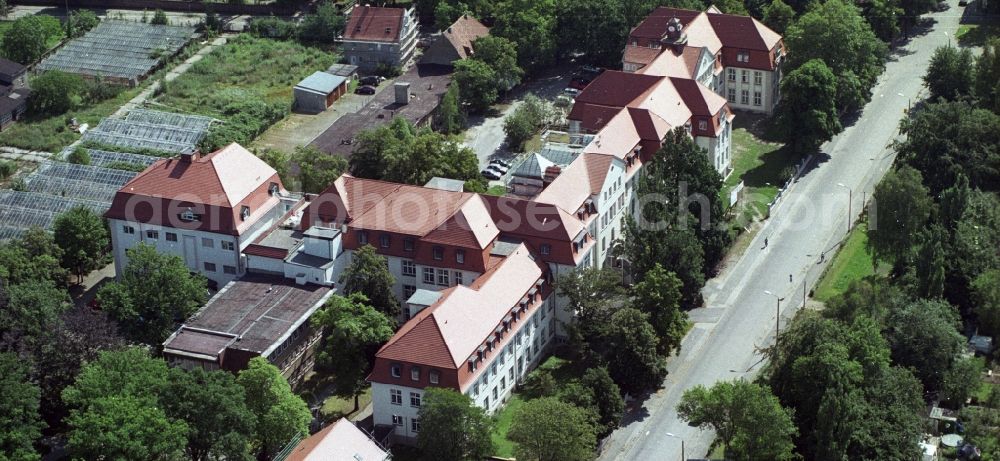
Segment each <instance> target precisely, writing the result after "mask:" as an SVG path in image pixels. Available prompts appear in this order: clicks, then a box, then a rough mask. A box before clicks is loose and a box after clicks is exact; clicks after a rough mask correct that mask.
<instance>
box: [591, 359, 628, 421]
mask: <svg viewBox="0 0 1000 461" xmlns="http://www.w3.org/2000/svg"><path fill="white" fill-rule="evenodd" d="M580 384H581V386H583V388H584V389H586V390H587V391H589V393H590V395H591V396H592V398H593V401H594V405H595V406H596V410H597V416H598V421H597V422H598V424H600V430H599V431H598V432H599V433H598V435H599V436H602V437H603V436H606V435H608V434H610V433H611V431H613V430H615V429H616V428H617V427H618V425H619V424H621V422H622V415H623V414H624V413H625V400H624V399H623V398H622V393H621V388H619V387H618V385H617V384H615V381H614V380H613V379H611V375H610V374H609V373H608V369H607V367H590V368H587V371H586V372H584V373H583V377H582V378H580Z"/></svg>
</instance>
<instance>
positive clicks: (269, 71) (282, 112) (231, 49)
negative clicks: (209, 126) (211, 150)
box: [156, 34, 337, 144]
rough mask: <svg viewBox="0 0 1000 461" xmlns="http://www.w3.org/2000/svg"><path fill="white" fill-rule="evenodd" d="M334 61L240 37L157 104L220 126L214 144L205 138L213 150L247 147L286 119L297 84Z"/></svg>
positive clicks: (323, 54)
mask: <svg viewBox="0 0 1000 461" xmlns="http://www.w3.org/2000/svg"><path fill="white" fill-rule="evenodd" d="M336 61H337V56H336V55H335V54H334V53H331V52H329V51H327V50H323V49H320V48H314V47H307V46H303V45H301V44H298V43H296V42H291V41H279V40H269V39H264V38H256V37H252V36H250V35H246V34H244V35H240V36H237V37H235V38H233V39H231V40H229V42H228V43H226V44H225V45H223V46H221V47H219V48H217V49H215V50H213V51H212V52H211V53H209V54H208V55H207V56H205V57H204V59H202V60H201V61H198V62H197V63H195V64H194V65H193V66H191V68H190V69H189V70H188V71H187V72H185V73H184V74H183V75H181V76H180V77H178V78H177V79H176V80H174V81H172V82H170V84H169V85H167V88H166V89H165V90H164V91H163V93H162V94H161V95H160V96H158V97H157V99H156V102H157V103H160V104H162V105H163V106H162V107H163V108H164V109H165V110H174V111H179V112H193V113H198V114H203V115H208V116H210V117H216V118H218V119H221V120H224V121H225V122H226V123H224V124H223V125H222V126H217V127H215V128H213V129H214V130H217V131H219V133H218V134H217V135H216V138H218V139H215V138H213V134H212V132H210V133H209V138H211V139H210V140H211V141H215V143H216V144H224V143H228V142H232V141H235V142H239V143H243V144H249V142H250V141H252V140H253V139H254V138H256V137H257V136H259V135H260V134H261V133H263V132H264V130H266V129H267V127H269V126H271V125H272V124H274V123H275V122H277V121H279V120H281V119H282V118H284V117H286V116H287V115H288V114H289V112H290V109H291V106H292V88H293V87H294V86H295V85H296V84H297V83H298V82H299V81H300V80H302V79H303V78H305V77H306V76H308V75H310V74H312V73H313V72H316V71H319V70H325V69H326V68H328V67H329V66H330V65H331V64H333V63H334V62H336ZM223 138H224V139H223Z"/></svg>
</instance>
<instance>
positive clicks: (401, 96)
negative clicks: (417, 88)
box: [393, 82, 410, 105]
mask: <svg viewBox="0 0 1000 461" xmlns="http://www.w3.org/2000/svg"><path fill="white" fill-rule="evenodd" d="M393 90H394V91H395V94H396V104H400V105H403V104H409V103H410V84H409V83H407V82H396V84H395V85H393Z"/></svg>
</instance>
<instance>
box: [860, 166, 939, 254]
mask: <svg viewBox="0 0 1000 461" xmlns="http://www.w3.org/2000/svg"><path fill="white" fill-rule="evenodd" d="M922 179H923V178H922V177H921V175H920V172H919V171H917V170H915V169H913V168H911V167H908V166H903V167H900V168H898V169H896V170H893V171H890V172H889V174H887V175H886V176H885V178H883V179H882V182H880V183H879V184H878V186H876V187H875V192H874V193H873V194H872V199H873V202H874V203H875V207H877V208H875V213H874V216H873V219H872V221H873V222H872V225H871V226H870V228H869V229H868V248H869V249H870V250H871V252H872V255H873V256H874V258H875V260H882V261H887V262H890V263H892V264H894V265H899V264H904V263H906V262H908V261H910V259H911V256H912V251H911V247H912V244H913V236H914V235H917V234H918V233H919V232H920V230H921V229H923V227H924V226H925V225H926V224H927V220H928V219H929V218H930V215H931V208H932V207H933V205H934V204H933V202H932V201H931V198H930V194H929V193H928V191H927V188H926V187H924V185H923V184H922V182H921V181H922Z"/></svg>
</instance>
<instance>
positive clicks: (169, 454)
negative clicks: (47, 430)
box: [68, 395, 188, 461]
mask: <svg viewBox="0 0 1000 461" xmlns="http://www.w3.org/2000/svg"><path fill="white" fill-rule="evenodd" d="M69 425H70V427H71V428H72V429H71V430H70V433H69V440H68V445H69V449H70V452H71V453H72V454H73V455H75V456H79V457H81V458H82V459H147V460H151V461H158V460H162V461H167V460H173V459H177V457H178V456H179V455H180V453H181V450H182V449H183V448H184V436H185V434H186V432H187V430H188V427H187V424H185V423H184V422H183V421H177V420H171V419H169V418H167V416H166V415H165V414H164V412H163V409H162V408H159V407H157V405H156V403H155V402H154V401H150V400H144V399H141V398H139V397H136V396H132V395H123V396H117V397H101V398H98V399H96V400H94V401H93V402H91V403H90V405H89V406H88V407H87V408H86V409H84V410H81V411H79V412H74V413H71V414H70V416H69Z"/></svg>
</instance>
